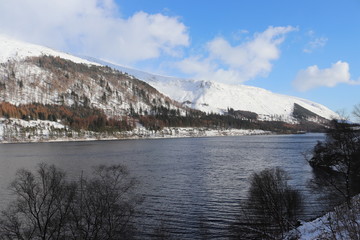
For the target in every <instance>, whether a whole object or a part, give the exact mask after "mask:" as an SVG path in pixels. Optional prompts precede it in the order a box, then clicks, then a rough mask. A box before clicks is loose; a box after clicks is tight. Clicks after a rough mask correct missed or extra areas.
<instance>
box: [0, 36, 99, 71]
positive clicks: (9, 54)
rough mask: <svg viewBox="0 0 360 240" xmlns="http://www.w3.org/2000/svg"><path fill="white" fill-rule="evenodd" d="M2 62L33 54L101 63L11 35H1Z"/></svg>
mask: <svg viewBox="0 0 360 240" xmlns="http://www.w3.org/2000/svg"><path fill="white" fill-rule="evenodd" d="M0 49H1V53H0V62H7V61H8V60H10V59H15V60H22V59H24V58H26V57H33V56H42V55H50V56H55V57H56V56H58V57H60V58H63V59H67V60H71V61H73V62H75V63H84V64H89V65H100V64H98V63H95V62H91V61H88V60H85V59H82V58H79V57H75V56H73V55H70V54H67V53H62V52H59V51H56V50H53V49H51V48H47V47H42V46H39V45H35V44H30V43H26V42H22V41H18V40H15V39H13V38H11V37H7V36H4V35H0Z"/></svg>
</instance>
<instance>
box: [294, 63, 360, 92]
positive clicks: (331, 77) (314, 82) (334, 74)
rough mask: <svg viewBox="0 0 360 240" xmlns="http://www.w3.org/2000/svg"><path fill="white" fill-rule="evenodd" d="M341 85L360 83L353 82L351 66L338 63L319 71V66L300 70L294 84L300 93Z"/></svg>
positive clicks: (358, 82)
mask: <svg viewBox="0 0 360 240" xmlns="http://www.w3.org/2000/svg"><path fill="white" fill-rule="evenodd" d="M339 83H346V84H352V85H355V84H360V81H354V80H351V77H350V72H349V64H348V63H347V62H342V61H338V62H336V63H334V64H332V65H331V67H330V68H325V69H319V68H318V66H317V65H313V66H310V67H308V68H307V69H305V70H300V71H299V73H298V74H297V76H296V78H295V80H294V82H293V84H294V86H295V88H296V89H298V90H299V91H307V90H310V89H312V88H317V87H322V86H325V87H334V86H336V85H337V84H339Z"/></svg>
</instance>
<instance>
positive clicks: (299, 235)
mask: <svg viewBox="0 0 360 240" xmlns="http://www.w3.org/2000/svg"><path fill="white" fill-rule="evenodd" d="M286 239H288V240H291V239H299V240H318V239H341V240H345V239H360V195H357V196H355V197H354V198H353V199H352V208H351V209H348V207H347V205H346V204H342V205H340V206H337V207H335V208H334V210H333V211H332V212H329V213H327V214H325V215H324V216H322V217H319V218H317V219H315V220H313V221H311V222H304V223H302V225H301V226H300V227H298V228H296V229H294V230H292V231H291V232H289V234H288V236H287V238H286Z"/></svg>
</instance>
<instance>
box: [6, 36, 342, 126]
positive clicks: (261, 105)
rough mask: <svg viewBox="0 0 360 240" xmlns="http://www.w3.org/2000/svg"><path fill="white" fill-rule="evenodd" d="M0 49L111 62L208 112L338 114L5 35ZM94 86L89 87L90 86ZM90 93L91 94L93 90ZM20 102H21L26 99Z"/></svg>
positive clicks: (15, 55)
mask: <svg viewBox="0 0 360 240" xmlns="http://www.w3.org/2000/svg"><path fill="white" fill-rule="evenodd" d="M0 49H1V50H0V51H1V52H0V62H2V63H5V62H7V61H8V60H9V59H15V60H17V61H18V60H21V59H24V58H26V57H31V56H43V55H50V56H59V57H60V58H63V59H68V60H71V61H73V62H75V63H84V64H87V65H97V66H99V65H108V66H110V67H112V68H115V69H118V70H120V71H121V72H125V73H128V74H129V75H132V76H134V77H135V78H137V79H140V80H142V81H145V82H147V83H148V84H150V85H151V86H153V87H154V88H155V89H157V90H158V91H160V92H161V93H163V94H165V95H166V96H168V97H170V98H171V99H174V100H176V101H178V102H180V103H183V104H184V105H185V106H189V107H191V108H195V109H198V110H201V111H204V112H214V113H226V112H227V110H228V109H230V108H231V109H233V110H235V111H237V110H240V111H249V112H254V113H256V114H258V116H259V119H262V120H283V121H287V122H294V121H295V118H294V117H293V115H294V109H295V106H298V108H299V107H300V108H301V109H306V110H307V111H308V112H310V113H311V114H310V115H311V116H313V118H314V119H310V120H314V121H317V119H316V118H317V117H318V116H320V117H322V118H325V119H331V118H333V117H336V116H337V114H336V113H334V112H333V111H331V110H330V109H328V108H327V107H325V106H323V105H321V104H318V103H315V102H311V101H308V100H305V99H301V98H296V97H292V96H286V95H281V94H276V93H272V92H270V91H267V90H265V89H261V88H256V87H250V86H245V85H227V84H222V83H217V82H211V81H200V80H192V79H181V78H174V77H165V76H159V75H155V74H150V73H146V72H143V71H139V70H134V69H130V68H126V67H122V66H119V65H113V64H110V63H107V62H102V61H100V60H96V59H90V58H89V59H87V60H86V59H85V58H80V57H75V56H72V55H69V54H65V53H61V52H58V51H55V50H52V49H50V48H46V47H42V46H38V45H34V44H28V43H24V42H21V41H17V40H14V39H11V38H8V37H4V36H1V35H0ZM24 71H25V70H24ZM24 71H23V72H24ZM26 71H28V72H30V73H31V74H35V75H36V74H37V73H39V71H40V70H39V69H37V68H36V67H35V68H30V69H28V70H26ZM34 71H35V72H34ZM79 84H80V83H78V84H77V86H79ZM90 85H91V84H90ZM90 85H89V86H88V87H90ZM110 85H111V83H110ZM0 87H1V86H0ZM75 90H76V91H78V90H79V88H75V89H72V90H71V89H70V90H68V91H70V92H69V93H68V94H71V91H75ZM31 91H33V90H31ZM88 93H89V94H90V93H91V90H90V89H89V91H88ZM98 93H99V94H95V95H91V96H90V95H89V94H88V95H89V96H87V97H90V99H93V100H94V101H95V103H94V104H95V105H97V106H98V107H102V108H105V109H108V110H109V111H114V109H117V108H118V107H119V104H118V103H116V102H115V103H114V102H113V104H112V105H111V106H104V105H102V104H101V102H100V103H99V101H96V99H100V98H101V97H102V95H103V94H104V93H103V92H101V91H100V90H99V91H98ZM105 94H106V93H105ZM10 97H11V96H10ZM91 97H92V98H91ZM108 97H109V98H108V99H112V97H113V96H112V95H109V96H108ZM0 100H1V99H0ZM2 100H4V99H2ZM5 100H6V99H5ZM19 101H20V103H21V101H22V100H19ZM136 106H137V108H138V109H140V108H144V107H145V106H144V105H141V104H140V105H139V104H136ZM129 107H130V106H129V104H127V105H124V106H122V107H121V108H122V109H126V108H127V109H129ZM316 115H317V116H316Z"/></svg>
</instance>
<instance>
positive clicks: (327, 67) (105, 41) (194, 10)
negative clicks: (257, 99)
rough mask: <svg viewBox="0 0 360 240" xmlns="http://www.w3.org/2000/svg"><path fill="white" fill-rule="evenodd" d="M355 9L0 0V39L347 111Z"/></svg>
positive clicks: (359, 19) (343, 4) (357, 75)
mask: <svg viewBox="0 0 360 240" xmlns="http://www.w3.org/2000/svg"><path fill="white" fill-rule="evenodd" d="M359 11H360V1H358V0H345V1H334V0H326V1H324V0H315V1H314V0H294V1H289V0H287V1H285V0H272V1H268V0H262V1H260V0H251V1H249V0H221V1H218V0H207V1H205V0H192V1H188V0H167V1H165V0H152V1H149V0H61V1H60V0H58V1H57V0H56V1H55V0H54V1H48V0H33V1H28V0H12V1H6V0H0V33H3V34H7V35H10V36H13V37H16V38H19V39H22V40H26V41H30V42H34V43H38V44H43V45H46V46H49V47H52V48H55V49H59V50H62V51H66V52H70V53H73V54H79V55H87V56H92V57H97V58H101V59H104V60H109V61H111V62H115V63H118V64H121V65H125V66H130V67H134V68H138V69H142V70H146V71H150V72H153V73H159V74H166V75H172V76H177V77H187V78H197V79H206V80H214V81H219V82H224V83H230V84H246V85H252V86H257V87H262V88H265V89H268V90H270V91H273V92H276V93H282V94H288V95H293V96H298V97H302V98H306V99H309V100H312V101H315V102H318V103H322V104H324V105H326V106H328V107H329V108H331V109H332V110H335V111H337V110H345V111H346V112H347V113H348V114H350V113H351V110H352V107H353V106H354V105H355V104H358V103H360V94H359V92H360V84H359V83H360V58H359V56H360V46H359V43H360V32H359V31H360V14H359Z"/></svg>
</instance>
